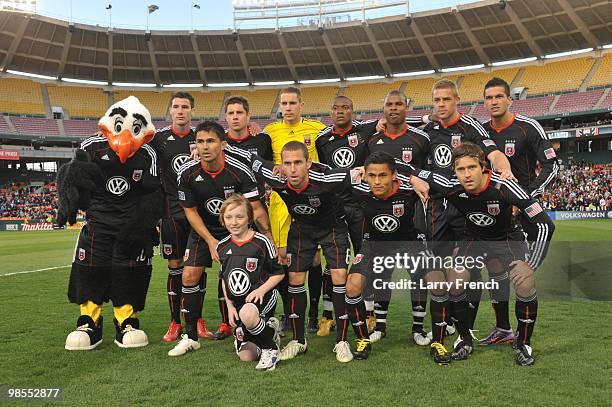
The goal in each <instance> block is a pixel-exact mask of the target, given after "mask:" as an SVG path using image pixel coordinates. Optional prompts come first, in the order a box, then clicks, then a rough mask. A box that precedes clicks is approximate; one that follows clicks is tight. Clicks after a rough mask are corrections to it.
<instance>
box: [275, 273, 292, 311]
mask: <svg viewBox="0 0 612 407" xmlns="http://www.w3.org/2000/svg"><path fill="white" fill-rule="evenodd" d="M283 270H285V278H283V279H282V280H281V281H280V283H278V286H276V289H277V290H278V293H279V294H280V296H281V298H282V299H283V314H285V316H286V315H289V314H290V309H291V307H290V306H289V294H288V293H287V287H289V271H288V269H287V266H283ZM281 322H282V321H281Z"/></svg>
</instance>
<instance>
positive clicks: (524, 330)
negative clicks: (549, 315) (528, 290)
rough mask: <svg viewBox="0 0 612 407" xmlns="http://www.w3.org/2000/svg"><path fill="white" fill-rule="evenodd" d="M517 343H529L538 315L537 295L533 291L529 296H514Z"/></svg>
mask: <svg viewBox="0 0 612 407" xmlns="http://www.w3.org/2000/svg"><path fill="white" fill-rule="evenodd" d="M515 312H516V320H517V321H518V328H517V338H516V342H517V343H523V344H525V345H531V335H532V334H533V328H534V327H535V322H536V318H537V316H538V295H537V294H536V293H534V294H533V295H532V296H531V297H529V298H524V297H519V296H518V295H517V296H516V306H515Z"/></svg>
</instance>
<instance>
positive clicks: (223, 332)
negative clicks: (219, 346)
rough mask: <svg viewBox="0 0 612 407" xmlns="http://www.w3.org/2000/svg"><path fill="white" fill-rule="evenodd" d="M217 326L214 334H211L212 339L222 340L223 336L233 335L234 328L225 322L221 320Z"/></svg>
mask: <svg viewBox="0 0 612 407" xmlns="http://www.w3.org/2000/svg"><path fill="white" fill-rule="evenodd" d="M218 327H219V329H217V332H215V334H214V335H213V339H215V340H217V341H222V340H224V339H225V338H227V337H230V336H232V335H234V330H233V329H232V327H231V326H229V325H228V324H226V323H225V322H221V323H220V324H219V325H218ZM198 335H199V332H198Z"/></svg>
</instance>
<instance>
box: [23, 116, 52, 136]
mask: <svg viewBox="0 0 612 407" xmlns="http://www.w3.org/2000/svg"><path fill="white" fill-rule="evenodd" d="M11 121H12V122H13V124H14V125H15V128H16V129H17V132H18V133H19V134H26V135H35V136H39V135H42V136H59V135H60V131H59V127H58V126H57V120H54V119H45V118H42V117H19V116H14V117H11Z"/></svg>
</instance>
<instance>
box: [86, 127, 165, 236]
mask: <svg viewBox="0 0 612 407" xmlns="http://www.w3.org/2000/svg"><path fill="white" fill-rule="evenodd" d="M80 148H81V150H83V151H85V152H87V153H88V154H89V156H90V157H91V161H92V162H94V163H96V164H97V165H98V166H99V167H100V169H101V170H102V175H103V182H102V183H101V184H99V185H98V186H97V188H96V190H95V191H94V192H93V193H92V196H91V202H90V205H89V208H88V209H87V211H86V215H87V220H88V221H89V222H91V221H95V222H96V223H98V224H101V225H104V226H108V227H109V228H111V229H116V228H120V227H121V226H123V225H125V224H126V223H127V222H128V221H130V220H131V219H132V218H133V216H134V211H136V210H137V209H138V206H139V201H140V198H141V196H142V194H143V193H146V192H152V191H155V190H156V189H157V188H159V177H158V175H157V155H156V154H155V150H153V148H152V147H151V146H149V145H148V144H145V145H143V146H142V147H140V149H139V150H138V151H136V153H135V154H134V155H133V156H132V157H130V158H128V159H127V161H126V162H125V163H124V164H122V163H121V161H120V160H119V157H117V154H115V152H114V151H113V150H112V149H111V148H110V146H109V145H108V141H107V139H106V138H105V137H101V136H94V137H90V138H87V139H85V140H84V141H83V142H82V143H81V146H80Z"/></svg>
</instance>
